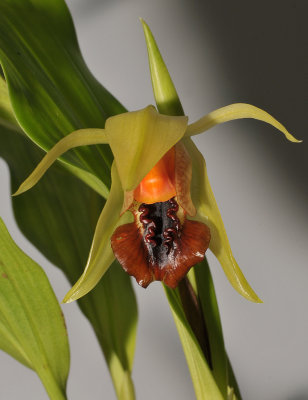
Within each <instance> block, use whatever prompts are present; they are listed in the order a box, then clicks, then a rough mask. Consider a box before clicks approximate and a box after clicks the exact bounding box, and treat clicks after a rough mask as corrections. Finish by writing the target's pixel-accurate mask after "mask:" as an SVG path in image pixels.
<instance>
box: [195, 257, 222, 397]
mask: <svg viewBox="0 0 308 400" xmlns="http://www.w3.org/2000/svg"><path fill="white" fill-rule="evenodd" d="M190 275H192V276H194V281H195V285H193V286H194V289H195V291H196V295H197V296H198V298H199V302H200V305H201V309H202V312H203V317H204V320H205V323H206V327H207V331H208V338H209V343H210V351H211V364H212V369H213V376H214V378H215V380H216V382H217V385H218V387H219V388H220V391H221V393H223V395H224V396H225V398H226V396H227V388H228V372H227V357H226V352H225V346H224V339H223V333H222V326H221V321H220V315H219V309H218V304H217V300H216V294H215V288H214V284H213V280H212V276H211V272H210V269H209V266H208V263H207V260H206V259H204V260H203V262H202V263H200V264H198V265H196V266H195V267H194V268H193V269H192V270H191V272H190ZM189 278H190V276H189Z"/></svg>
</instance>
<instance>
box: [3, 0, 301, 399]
mask: <svg viewBox="0 0 308 400" xmlns="http://www.w3.org/2000/svg"><path fill="white" fill-rule="evenodd" d="M68 5H69V7H70V9H71V12H72V14H73V18H74V21H75V24H76V29H77V33H78V38H79V40H80V45H81V49H82V52H83V54H84V57H85V59H86V61H87V63H88V65H89V67H90V69H91V70H92V71H93V73H94V74H95V76H96V77H97V78H98V79H99V80H100V81H101V82H102V83H103V84H104V85H105V86H106V87H107V88H108V89H109V90H110V91H111V92H112V93H113V94H114V95H115V96H116V97H118V98H119V99H120V101H122V102H123V104H124V105H125V106H126V107H127V108H128V109H129V110H134V109H140V108H143V107H144V106H146V105H148V104H153V102H154V100H153V95H152V89H151V83H150V77H149V72H148V65H147V55H146V48H145V43H144V38H143V32H142V29H141V26H140V23H139V21H138V17H139V16H142V17H143V18H144V19H145V20H146V21H147V22H148V23H149V25H150V27H151V29H152V30H153V33H154V35H155V37H156V39H157V41H158V44H159V47H160V49H161V51H162V54H163V57H164V59H165V61H166V63H167V66H168V68H169V70H170V72H171V75H172V77H173V80H174V82H175V85H176V87H177V89H178V92H179V95H180V97H181V100H182V103H183V106H184V109H185V112H186V114H187V115H189V117H190V121H194V120H195V119H197V118H199V117H201V116H202V115H203V114H205V113H207V112H209V111H211V110H213V109H215V108H218V107H221V106H224V105H227V104H229V103H233V102H247V103H251V104H254V105H256V106H259V107H261V108H264V109H266V110H267V111H269V112H270V113H271V114H272V115H274V116H275V117H276V118H277V119H279V120H280V121H281V122H282V123H283V124H285V125H286V126H287V127H288V128H289V130H291V132H293V133H294V134H295V135H296V136H297V137H298V138H302V139H304V138H305V135H306V138H307V133H306V129H307V128H306V127H307V122H306V114H307V111H306V110H307V89H308V88H307V74H306V71H307V58H306V55H307V37H308V35H307V11H308V8H307V2H306V1H304V0H303V1H287V0H280V1H275V0H272V1H269V0H267V1H260V0H259V1H247V0H240V1H230V0H225V1H221V0H215V1H214V0H212V1H209V0H208V1H202V2H196V1H191V2H188V1H184V0H183V1H179V0H178V1H176V0H169V1H166V0H165V1H163V0H156V1H155V2H153V1H150V0H126V1H124V0H113V1H110V0H106V1H99V0H87V1H85V0H69V1H68ZM196 141H197V143H198V145H199V146H200V148H201V150H202V152H203V154H204V156H205V158H206V161H207V165H208V172H209V176H210V180H211V183H212V187H213V190H214V193H215V196H216V200H217V202H218V204H219V207H220V210H221V213H222V216H223V219H224V222H225V226H226V229H227V232H228V235H229V239H230V242H231V246H232V249H233V252H234V255H235V257H236V259H237V261H238V263H239V265H240V267H241V268H242V270H243V272H244V274H245V275H246V277H247V279H248V281H249V282H250V283H251V285H252V286H253V288H254V289H255V290H256V292H257V293H258V294H259V296H260V297H261V298H262V299H263V301H264V304H262V305H259V304H252V303H250V302H248V301H247V300H245V299H243V298H242V297H241V296H239V295H238V294H237V293H236V292H235V291H234V290H233V289H232V287H231V286H230V284H229V283H228V281H227V279H226V278H225V276H224V274H223V272H222V270H221V267H220V266H219V264H218V263H217V261H216V260H215V259H214V257H213V256H212V255H211V254H209V255H208V258H209V262H210V266H211V270H212V272H213V276H214V282H215V286H216V291H217V296H218V301H219V306H220V310H221V316H222V323H223V328H224V335H225V342H226V347H227V350H228V353H229V355H230V358H231V360H232V363H233V366H234V369H235V372H236V375H237V378H238V381H239V383H240V387H241V390H242V394H243V398H244V399H249V400H304V399H308V379H307V375H308V372H307V371H308V349H307V346H308V335H307V333H308V322H307V304H308V302H307V300H308V295H307V286H308V268H307V259H308V258H307V237H308V235H307V230H308V228H307V207H306V205H307V182H306V181H307V179H306V178H305V176H306V170H307V143H303V144H301V145H296V144H291V143H288V142H287V141H286V140H285V139H284V138H283V136H282V135H280V134H278V133H277V131H276V130H274V129H273V128H270V127H268V126H266V125H265V124H263V123H261V122H256V121H253V120H251V121H237V122H232V123H228V124H224V125H221V126H219V127H216V128H214V129H212V130H211V131H208V132H207V133H206V134H204V135H202V136H199V137H198V138H197V139H196ZM306 142H307V139H306ZM0 177H1V180H0V185H1V195H0V213H1V217H3V219H4V221H5V223H6V224H7V227H8V229H9V230H10V232H11V234H12V236H13V237H14V239H15V240H16V242H17V243H18V244H19V246H20V247H21V248H23V249H24V251H26V252H27V253H28V254H29V255H30V256H31V257H32V258H34V259H35V260H36V261H37V262H39V263H40V264H41V265H42V266H43V267H44V268H45V270H46V272H47V274H48V276H49V278H50V280H51V283H52V285H53V287H54V288H55V291H56V294H57V296H58V298H59V299H62V298H63V296H64V294H65V293H66V291H67V290H68V289H69V285H68V283H67V282H66V280H65V278H64V277H63V275H62V273H61V272H60V271H58V270H57V269H56V268H54V267H53V266H52V265H51V264H49V263H48V262H47V261H46V260H45V259H44V257H43V256H42V255H41V254H39V253H38V251H36V249H35V248H33V246H32V245H31V244H30V243H29V242H28V241H27V240H26V239H25V238H24V237H23V236H22V235H21V234H20V232H19V231H18V228H17V226H16V224H15V222H14V219H13V215H12V209H11V204H10V197H9V195H10V191H9V175H8V169H7V167H6V165H5V163H4V162H3V161H2V160H0ZM3 188H4V189H3ZM135 289H136V293H137V297H138V303H139V314H140V322H139V328H138V338H137V339H138V340H137V350H136V358H135V367H134V373H133V375H134V380H135V383H136V388H137V398H138V399H142V400H143V399H146V400H154V399H157V398H161V399H177V400H181V399H183V400H184V399H185V400H187V399H193V398H194V392H193V388H192V384H191V382H190V377H189V372H188V370H187V367H186V365H185V359H184V356H183V354H182V350H181V345H180V343H179V340H178V338H177V333H176V330H175V328H174V326H173V321H172V317H171V314H170V311H169V307H168V305H167V302H166V300H165V297H164V293H163V291H162V288H161V286H160V284H158V283H155V284H152V285H151V286H150V287H149V289H147V290H144V289H142V288H139V287H137V285H135ZM63 311H64V314H65V317H66V321H67V325H68V331H69V338H70V343H71V353H72V356H71V358H72V366H71V373H70V378H69V382H68V395H69V398H70V399H72V400H84V399H88V398H90V399H93V400H95V399H108V400H113V399H115V395H114V392H113V388H112V385H111V380H110V378H109V375H108V371H107V368H106V366H105V362H104V360H103V358H102V355H101V352H100V349H99V347H98V345H97V342H96V339H95V337H94V334H93V333H92V331H91V327H90V326H89V324H88V322H87V321H86V320H85V318H84V317H83V316H82V315H81V313H80V312H79V310H78V307H77V306H76V304H70V305H65V306H63ZM0 371H1V377H0V399H5V400H16V399H20V398H23V399H29V400H30V399H31V400H44V399H47V396H46V394H45V392H44V389H43V388H42V387H41V385H40V382H39V380H38V378H37V377H36V376H35V374H34V373H33V372H31V371H30V370H27V369H26V368H25V367H23V366H21V365H19V364H18V363H17V362H16V361H15V360H13V359H11V358H10V357H9V356H7V355H5V354H3V353H1V355H0Z"/></svg>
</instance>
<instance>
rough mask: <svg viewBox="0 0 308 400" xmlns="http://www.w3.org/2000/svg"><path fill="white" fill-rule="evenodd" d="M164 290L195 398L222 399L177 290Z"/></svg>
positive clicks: (198, 399)
mask: <svg viewBox="0 0 308 400" xmlns="http://www.w3.org/2000/svg"><path fill="white" fill-rule="evenodd" d="M165 291H166V294H167V298H168V301H169V305H170V307H171V311H172V314H173V318H174V321H175V324H176V327H177V330H178V333H179V336H180V339H181V342H182V346H183V350H184V353H185V356H186V360H187V364H188V367H189V370H190V374H191V378H192V382H193V385H194V388H195V393H196V398H197V400H204V399H213V400H224V396H223V395H222V394H221V392H220V390H219V388H218V386H217V384H216V382H215V379H214V377H213V375H212V372H211V370H210V368H209V366H208V364H207V362H206V360H205V358H204V355H203V353H202V350H201V348H200V346H199V344H198V342H197V339H196V338H195V335H194V333H193V332H192V330H191V328H190V325H189V323H188V321H187V319H186V317H185V313H184V311H183V308H182V304H181V299H180V296H179V293H178V290H174V289H169V288H167V287H165Z"/></svg>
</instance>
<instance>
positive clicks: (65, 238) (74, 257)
mask: <svg viewBox="0 0 308 400" xmlns="http://www.w3.org/2000/svg"><path fill="white" fill-rule="evenodd" d="M42 155H43V151H42V150H40V149H38V148H37V147H36V146H34V145H33V143H31V142H30V141H29V139H28V138H27V137H24V136H22V135H20V134H19V133H17V132H14V131H13V130H8V129H4V128H3V129H1V128H0V156H1V157H3V158H4V159H5V160H6V161H7V163H8V166H9V168H10V173H11V184H12V190H13V191H15V190H16V189H17V187H18V185H19V183H20V182H21V180H22V178H23V176H24V175H27V173H29V172H31V171H32V170H33V168H34V166H35V165H37V163H38V161H39V160H40V159H41V157H42ZM103 205H104V200H103V199H102V198H101V197H100V196H98V195H97V194H96V193H95V192H94V191H93V190H92V189H90V188H89V187H88V186H86V185H85V184H83V183H82V182H81V181H80V180H78V179H77V178H75V177H74V176H72V175H71V174H70V173H69V172H67V171H66V170H65V169H64V168H63V167H62V166H61V165H60V163H59V162H56V163H55V164H54V165H53V166H52V167H51V168H50V169H49V170H48V171H47V173H46V175H45V176H44V178H43V179H42V180H41V181H40V183H39V184H38V185H36V187H34V188H33V189H32V190H30V191H29V192H27V193H24V194H22V195H20V196H18V197H14V198H13V207H14V213H15V217H16V221H17V223H18V225H19V227H20V229H21V230H22V232H23V233H24V234H25V236H26V237H27V238H28V239H29V240H30V241H31V242H32V243H33V244H34V245H35V246H36V247H37V248H38V249H39V250H40V251H41V252H42V253H43V254H44V255H45V256H46V257H47V258H48V259H49V260H50V261H51V262H52V263H54V264H55V265H57V266H58V267H59V268H61V269H62V271H63V272H64V273H65V275H66V276H67V278H68V279H69V281H70V282H71V283H72V284H73V283H75V282H76V280H77V279H78V278H79V276H80V275H81V273H82V271H83V269H84V265H85V263H86V260H87V256H88V252H89V249H90V244H91V239H92V236H93V233H94V228H95V225H96V221H97V218H98V216H99V213H100V212H101V210H102V208H103ZM55 238H56V239H55ZM78 304H79V306H80V308H81V310H82V311H83V313H84V314H85V315H86V317H87V318H88V319H89V321H90V323H91V324H92V326H93V328H94V330H95V333H96V336H97V338H98V340H99V343H100V345H101V347H102V349H103V351H104V354H105V357H106V360H107V363H108V366H109V369H110V372H111V376H112V379H113V381H114V384H115V388H116V392H117V395H118V398H119V399H123V400H124V399H126V398H125V397H123V395H122V394H121V393H122V392H121V391H122V390H123V387H127V386H128V389H129V390H130V392H129V393H130V394H131V396H130V397H128V398H129V399H134V397H133V394H132V393H133V391H132V383H131V381H130V379H131V378H130V373H131V370H132V363H133V357H134V346H135V336H136V324H137V306H136V300H135V295H134V292H133V289H132V285H131V281H130V278H129V276H128V275H127V274H126V273H125V272H124V271H122V269H121V268H120V266H119V265H118V264H117V263H114V265H112V266H111V267H110V268H109V270H108V272H107V273H106V274H105V276H104V277H103V279H102V280H101V281H100V282H99V283H98V285H97V287H96V288H95V289H94V290H92V291H91V292H90V293H89V294H88V295H87V296H85V297H84V298H83V299H81V300H80V301H78ZM85 379H86V378H85ZM129 383H130V385H128V384H129Z"/></svg>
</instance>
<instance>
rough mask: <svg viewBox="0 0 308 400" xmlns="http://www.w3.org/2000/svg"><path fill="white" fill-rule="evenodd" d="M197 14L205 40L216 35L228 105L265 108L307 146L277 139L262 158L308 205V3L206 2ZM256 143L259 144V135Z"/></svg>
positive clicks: (200, 4) (197, 7)
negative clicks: (269, 157) (268, 159)
mask: <svg viewBox="0 0 308 400" xmlns="http://www.w3.org/2000/svg"><path fill="white" fill-rule="evenodd" d="M194 13H195V20H196V25H198V24H200V26H197V27H196V29H199V30H200V31H202V32H203V34H204V38H206V37H208V36H209V35H210V37H211V40H212V41H213V48H214V51H215V52H217V53H218V54H217V55H218V59H219V60H220V62H221V66H219V68H221V71H220V73H221V75H222V76H224V77H225V79H226V81H227V82H228V85H229V87H228V90H227V96H228V93H229V95H230V98H229V99H227V100H229V101H227V103H226V104H228V103H232V102H247V103H250V104H253V105H256V106H258V107H260V108H263V109H265V110H267V111H268V112H270V113H271V114H272V115H273V116H274V117H276V118H277V119H278V120H279V121H281V122H282V123H283V124H284V125H285V126H286V127H287V129H288V130H290V131H291V133H293V134H294V135H295V136H296V137H297V138H299V139H302V140H304V143H302V144H298V145H296V144H290V143H287V142H286V141H285V140H281V137H279V135H273V134H272V133H271V134H269V135H268V136H267V139H266V147H265V146H264V145H262V147H264V148H262V152H263V151H264V152H268V153H270V154H271V155H272V157H273V163H275V164H276V165H278V164H279V168H280V171H281V175H282V176H283V177H284V178H285V182H286V190H296V191H297V198H298V199H299V201H303V202H304V203H303V204H307V200H308V185H307V171H308V157H307V154H308V151H307V150H308V134H307V125H308V124H307V113H308V112H307V105H308V94H307V93H308V74H307V71H308V51H307V49H308V29H307V27H308V24H307V15H308V2H305V1H301V0H298V1H297V0H281V1H277V0H273V1H262V0H261V1H247V0H233V1H229V0H216V1H210V0H203V1H198V2H195V7H194ZM204 89H205V90H206V88H204ZM234 93H236V98H234ZM249 129H250V130H251V131H253V129H254V128H253V127H252V128H249ZM262 129H263V128H262ZM266 129H268V130H269V133H270V131H272V128H271V127H268V126H264V130H266ZM251 133H253V132H251ZM249 136H250V135H249ZM252 137H253V139H252V140H254V141H258V138H259V135H257V134H256V135H252ZM263 143H265V142H263ZM260 161H261V160H260ZM287 185H288V187H287Z"/></svg>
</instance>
